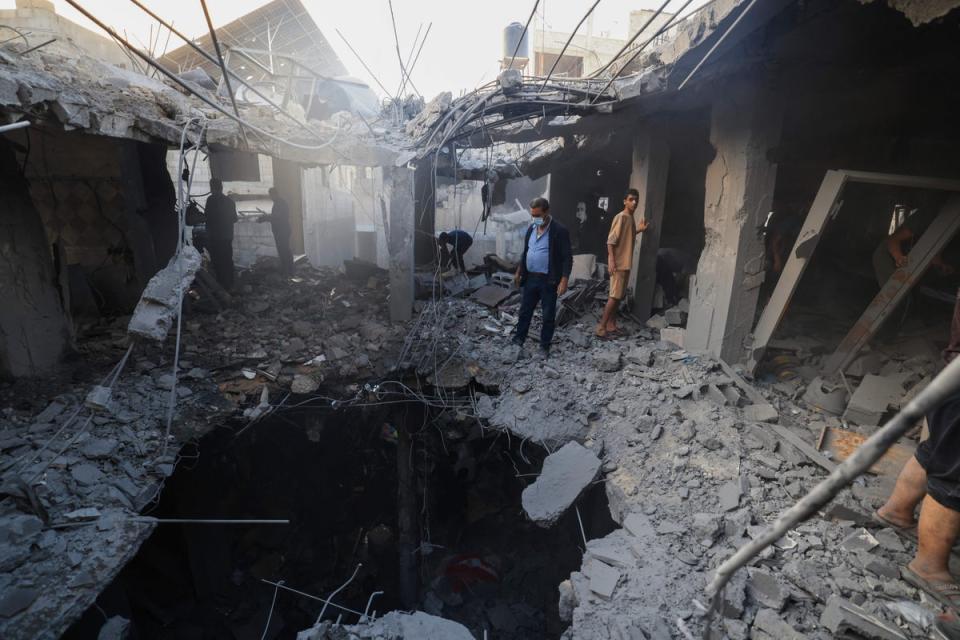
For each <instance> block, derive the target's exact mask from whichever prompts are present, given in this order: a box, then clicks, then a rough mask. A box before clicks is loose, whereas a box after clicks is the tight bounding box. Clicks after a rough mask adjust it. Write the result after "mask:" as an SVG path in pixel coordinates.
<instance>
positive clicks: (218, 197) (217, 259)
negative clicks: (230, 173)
mask: <svg viewBox="0 0 960 640" xmlns="http://www.w3.org/2000/svg"><path fill="white" fill-rule="evenodd" d="M205 214H206V220H207V223H206V224H207V229H206V230H207V251H209V252H210V262H211V263H212V264H213V273H214V275H216V277H217V282H219V283H220V286H221V287H223V288H224V289H226V290H227V291H230V289H232V288H233V225H234V223H235V222H236V221H237V205H236V203H234V201H233V200H231V199H230V198H229V197H227V196H225V195H224V194H223V183H222V182H221V181H220V180H219V179H218V178H211V179H210V197H209V198H207V204H206V207H205Z"/></svg>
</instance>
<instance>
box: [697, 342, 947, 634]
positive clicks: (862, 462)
mask: <svg viewBox="0 0 960 640" xmlns="http://www.w3.org/2000/svg"><path fill="white" fill-rule="evenodd" d="M958 390H960V358H956V359H954V361H953V362H951V363H950V364H948V365H947V366H946V368H944V369H943V370H942V371H941V372H940V373H939V374H938V375H937V377H936V378H934V379H933V381H932V382H931V383H930V384H929V385H927V387H926V388H925V389H924V390H923V391H921V392H920V393H919V394H917V396H916V397H915V398H914V399H913V400H911V401H910V403H909V404H907V406H906V407H904V409H903V410H902V411H900V413H898V414H897V415H895V416H894V417H893V419H891V420H890V421H889V422H887V424H885V425H884V426H883V428H882V429H880V430H878V431H877V432H876V433H874V434H873V435H872V436H870V437H869V438H868V439H867V440H866V441H865V442H864V443H863V444H861V445H860V447H859V448H858V449H857V450H856V451H854V453H853V455H851V456H850V457H849V458H847V459H846V460H844V461H843V462H842V463H841V464H840V465H838V466H837V468H836V469H834V470H833V472H832V473H831V474H830V475H829V476H827V477H826V478H824V480H823V481H821V482H820V484H818V485H817V486H816V487H814V488H813V489H811V490H810V492H809V493H808V494H807V495H805V496H804V497H803V498H801V499H800V501H799V502H797V503H796V504H794V505H793V506H792V507H790V508H789V509H787V510H786V511H783V512H782V513H781V514H780V515H779V516H778V517H777V519H776V520H775V521H774V522H773V524H771V525H770V526H769V527H767V529H766V530H765V531H764V532H763V533H761V534H760V535H759V536H758V537H757V538H755V539H754V540H753V541H752V542H750V543H749V544H747V545H745V546H743V547H741V548H740V550H739V551H737V552H736V553H735V554H734V555H733V556H731V557H730V558H729V559H728V560H727V561H726V562H724V563H723V564H721V565H720V566H719V567H718V568H717V570H716V573H715V575H714V578H713V580H712V581H711V582H710V584H709V585H708V586H707V594H708V595H709V596H710V597H711V598H712V599H713V600H714V604H716V600H717V598H718V597H719V595H720V593H721V592H722V590H723V588H724V586H725V585H726V584H727V582H728V581H729V580H730V578H731V577H732V576H733V574H734V572H736V571H737V570H738V569H740V568H741V567H743V566H745V565H746V564H748V563H749V562H750V561H751V560H752V559H753V558H754V557H756V556H757V555H758V554H759V553H760V552H761V551H763V550H764V549H766V548H767V547H768V546H770V545H771V544H772V543H774V542H775V541H777V540H779V539H780V538H781V537H782V536H783V535H784V534H785V533H787V531H789V530H790V529H792V528H793V527H794V526H796V525H797V524H799V523H801V522H803V521H804V520H806V519H807V518H809V517H810V516H812V515H813V514H814V513H816V512H817V511H818V510H819V509H820V508H821V507H823V506H824V505H826V504H827V503H828V502H830V501H831V500H833V498H835V497H836V496H837V494H839V493H840V491H842V490H843V489H844V488H845V487H847V486H848V485H849V484H850V483H851V482H853V480H855V479H856V478H857V477H859V476H861V475H863V474H864V473H865V472H866V471H867V470H868V469H869V468H870V467H871V466H873V464H874V463H875V462H876V461H877V460H879V459H880V457H881V456H882V455H883V454H884V453H886V452H887V450H888V449H889V448H890V447H891V446H893V444H894V443H895V442H896V441H897V440H898V439H899V438H900V436H902V435H903V434H904V433H906V432H907V431H909V430H910V428H911V427H912V426H913V425H914V424H916V422H917V420H919V419H920V418H922V417H924V415H926V414H927V413H928V412H929V411H931V410H933V409H935V408H936V407H938V406H940V405H941V404H943V403H944V402H946V401H947V399H949V398H950V397H951V396H953V395H954V394H956V393H957V391H958ZM707 629H708V630H709V620H708V624H707Z"/></svg>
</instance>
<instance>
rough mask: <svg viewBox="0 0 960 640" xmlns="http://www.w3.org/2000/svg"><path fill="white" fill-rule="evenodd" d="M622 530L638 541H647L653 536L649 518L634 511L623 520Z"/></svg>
mask: <svg viewBox="0 0 960 640" xmlns="http://www.w3.org/2000/svg"><path fill="white" fill-rule="evenodd" d="M623 528H624V529H626V530H627V532H628V533H630V535H632V536H633V537H634V538H638V539H640V540H645V539H649V538H651V537H652V536H654V535H655V532H654V529H653V524H652V523H651V522H650V518H648V517H647V516H645V515H644V514H642V513H637V512H635V511H634V512H631V513H629V514H628V515H627V517H626V518H624V519H623Z"/></svg>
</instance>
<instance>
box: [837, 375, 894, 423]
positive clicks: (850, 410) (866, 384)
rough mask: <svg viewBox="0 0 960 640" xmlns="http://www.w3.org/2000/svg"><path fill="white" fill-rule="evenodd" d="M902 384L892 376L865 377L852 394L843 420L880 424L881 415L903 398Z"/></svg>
mask: <svg viewBox="0 0 960 640" xmlns="http://www.w3.org/2000/svg"><path fill="white" fill-rule="evenodd" d="M903 394H904V389H903V384H902V383H901V382H900V380H899V379H897V378H894V377H892V376H887V377H884V376H875V375H866V376H864V378H863V381H862V382H861V383H860V386H859V387H857V389H856V391H854V392H853V396H852V397H851V398H850V402H849V403H848V404H847V409H846V411H844V412H843V418H844V419H845V420H848V421H850V422H854V423H856V424H868V425H877V424H880V421H881V419H882V418H883V414H884V413H886V412H887V411H888V410H889V409H890V408H891V407H893V408H895V407H896V406H897V405H898V403H899V402H900V399H901V398H902V397H903Z"/></svg>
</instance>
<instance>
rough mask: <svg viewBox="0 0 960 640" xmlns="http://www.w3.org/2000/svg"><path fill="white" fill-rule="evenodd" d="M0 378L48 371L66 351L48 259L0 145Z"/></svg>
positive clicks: (35, 217) (10, 156)
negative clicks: (1, 186)
mask: <svg viewBox="0 0 960 640" xmlns="http://www.w3.org/2000/svg"><path fill="white" fill-rule="evenodd" d="M0 184H3V185H4V187H3V189H0V211H2V212H3V213H2V215H0V291H3V293H4V296H3V297H4V302H3V304H2V305H0V376H4V377H6V376H10V377H20V376H35V375H40V374H44V373H50V372H51V371H53V370H54V369H55V368H56V367H57V365H58V364H59V362H60V357H61V356H62V355H63V354H64V353H65V352H66V351H67V350H68V349H69V348H70V329H69V324H68V320H67V315H66V311H64V308H63V305H62V303H61V300H60V296H59V294H58V291H57V289H56V286H55V283H56V281H57V276H56V273H55V272H54V268H53V255H52V253H51V249H50V246H49V245H48V244H47V235H46V232H45V231H44V229H43V223H42V222H41V220H40V215H39V214H38V213H37V210H36V209H35V208H34V206H33V201H32V200H31V199H30V194H29V190H28V187H27V183H26V181H25V180H24V179H23V176H22V175H21V173H20V167H18V166H17V162H16V158H15V156H14V152H13V147H11V146H10V145H9V144H7V143H6V142H4V141H3V140H0Z"/></svg>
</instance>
